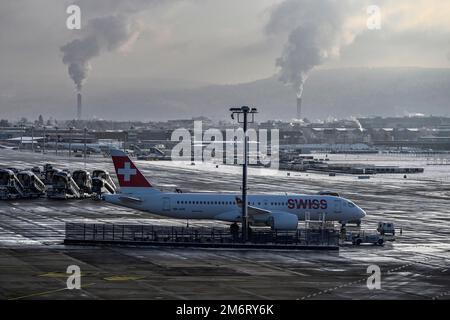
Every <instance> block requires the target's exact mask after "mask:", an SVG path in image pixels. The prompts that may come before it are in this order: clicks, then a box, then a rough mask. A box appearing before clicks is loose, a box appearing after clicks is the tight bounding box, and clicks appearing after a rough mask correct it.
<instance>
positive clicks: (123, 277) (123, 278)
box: [103, 275, 145, 281]
mask: <svg viewBox="0 0 450 320" xmlns="http://www.w3.org/2000/svg"><path fill="white" fill-rule="evenodd" d="M144 278H145V277H144V276H127V275H116V276H111V277H106V278H103V279H104V280H107V281H131V280H141V279H144Z"/></svg>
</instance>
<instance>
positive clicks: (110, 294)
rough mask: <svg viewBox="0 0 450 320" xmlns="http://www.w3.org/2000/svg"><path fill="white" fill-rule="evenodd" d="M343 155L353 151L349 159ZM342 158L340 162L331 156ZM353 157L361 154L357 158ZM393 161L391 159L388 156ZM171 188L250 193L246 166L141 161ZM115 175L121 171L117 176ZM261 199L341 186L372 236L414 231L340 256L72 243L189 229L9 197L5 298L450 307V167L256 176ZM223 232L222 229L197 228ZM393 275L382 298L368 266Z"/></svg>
mask: <svg viewBox="0 0 450 320" xmlns="http://www.w3.org/2000/svg"><path fill="white" fill-rule="evenodd" d="M339 156H340V157H342V155H339ZM329 157H330V158H333V155H329ZM350 157H354V159H353V158H350ZM379 157H380V158H379V159H378V158H377V156H375V155H364V156H363V158H361V157H360V156H356V155H352V156H348V157H346V158H345V161H346V162H349V161H352V159H353V160H354V161H357V162H363V161H366V162H368V163H374V164H376V163H389V164H390V163H399V164H402V163H404V162H406V161H407V164H408V166H411V165H417V166H424V164H425V165H426V162H427V159H426V158H420V157H417V158H408V159H402V158H400V157H398V156H396V157H391V156H388V155H380V156H379ZM381 157H382V158H381ZM47 162H50V163H52V164H54V166H55V167H58V168H70V169H76V168H77V169H78V168H80V169H83V168H85V167H86V168H87V169H88V170H92V169H94V168H102V169H106V170H109V171H110V172H111V173H112V172H113V167H112V162H111V160H110V159H109V158H103V157H92V158H88V159H87V161H86V166H85V164H84V161H83V159H81V158H70V159H69V158H68V157H67V155H59V156H55V155H54V154H50V153H49V154H46V155H42V154H39V153H31V152H19V151H10V150H0V167H18V168H28V167H32V166H36V165H43V164H44V163H47ZM136 164H137V165H138V166H139V167H140V168H141V170H142V171H143V173H144V175H146V176H147V177H148V178H149V179H150V180H151V181H152V182H153V183H154V184H155V185H156V186H158V187H160V188H162V189H164V190H174V188H175V187H176V188H180V189H182V190H183V191H184V192H187V191H198V192H200V191H220V192H239V190H240V179H241V174H240V168H239V167H233V166H222V165H219V168H216V165H215V164H196V165H190V164H186V163H174V162H169V161H158V162H156V161H155V162H150V161H136ZM113 176H114V174H113ZM249 186H250V192H251V193H284V192H287V193H294V192H295V193H315V192H318V191H321V190H333V191H337V192H339V193H340V194H341V195H342V196H344V197H346V198H349V199H351V200H353V201H355V203H357V204H358V205H359V206H361V207H362V208H363V209H364V210H365V211H366V212H367V216H366V218H365V219H364V222H363V225H364V228H368V229H372V230H373V229H375V228H376V224H377V222H378V221H392V222H394V223H395V224H396V227H397V228H401V229H402V235H398V237H397V240H396V241H395V242H393V243H387V244H385V245H384V246H382V247H380V246H372V245H362V246H351V245H348V246H343V247H341V249H340V250H339V252H337V251H326V252H325V251H323V252H322V251H305V252H299V251H295V252H293V251H289V250H232V249H210V248H209V249H204V248H201V249H200V248H166V247H159V248H156V247H155V248H141V247H130V246H111V245H110V246H100V247H99V246H70V245H64V244H63V240H64V226H65V222H90V223H92V222H96V223H117V224H120V223H136V224H141V223H144V224H149V223H152V221H155V220H154V219H158V223H159V224H167V225H179V226H182V225H185V224H186V223H187V221H183V220H170V219H164V218H161V217H158V216H154V215H151V214H148V213H144V212H139V211H134V210H132V209H128V208H122V207H117V206H113V205H111V204H107V203H105V202H99V201H94V200H62V201H57V200H47V199H44V198H43V199H38V200H14V201H0V299H12V300H14V299H64V300H68V299H186V300H190V299H299V300H302V299H449V298H450V277H449V275H450V262H449V261H450V260H449V258H450V252H449V250H450V223H449V220H450V212H449V200H450V166H442V165H440V166H438V165H436V166H432V165H431V166H425V173H423V174H417V175H408V177H407V178H406V179H404V178H403V175H383V176H381V175H377V176H374V177H371V179H368V180H359V179H358V178H357V177H354V176H346V175H337V176H335V177H329V176H328V175H325V174H318V173H291V175H290V176H287V174H286V172H282V171H276V170H270V169H258V168H250V169H249ZM189 224H190V225H195V226H220V225H222V226H223V225H224V223H223V222H220V221H192V220H191V221H189ZM69 265H77V266H79V267H80V269H81V273H82V277H81V289H80V290H76V289H74V290H68V289H67V287H66V280H67V277H68V274H66V270H67V267H68V266H69ZM370 265H377V266H379V267H380V270H381V288H380V289H373V290H370V289H369V288H368V287H367V280H368V277H369V276H370V274H369V273H367V268H368V267H369V266H370Z"/></svg>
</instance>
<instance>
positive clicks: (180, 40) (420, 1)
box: [0, 0, 450, 117]
mask: <svg viewBox="0 0 450 320" xmlns="http://www.w3.org/2000/svg"><path fill="white" fill-rule="evenodd" d="M289 2H290V3H295V2H298V3H300V6H297V10H298V11H295V10H291V11H290V12H289V16H287V17H286V19H285V17H284V16H281V17H277V16H276V15H275V13H279V14H280V15H282V14H283V10H281V9H282V7H281V6H283V3H284V5H286V3H288V4H289ZM334 2H337V3H338V5H337V6H338V7H340V8H342V10H341V9H339V12H336V14H339V15H341V17H340V19H339V20H338V19H336V21H338V22H339V23H341V25H340V26H339V28H340V29H339V35H338V38H339V40H336V39H337V38H336V39H335V41H333V43H332V44H331V45H330V48H328V49H327V50H328V53H330V52H332V54H328V55H327V58H326V59H323V61H321V62H320V63H319V64H318V65H317V66H315V67H314V68H339V67H357V66H368V67H380V66H421V67H436V68H448V67H449V66H450V19H449V17H448V14H449V12H450V1H448V0H415V1H411V0H372V1H366V0H341V1H333V0H323V1H322V0H314V1H313V0H298V1H296V0H286V1H283V0H245V1H242V0H226V1H225V0H180V1H163V0H92V1H91V0H79V1H76V0H74V1H61V0H40V1H35V0H4V1H1V2H0V70H1V73H0V108H2V109H3V110H1V111H3V113H4V114H10V112H7V111H8V110H6V108H11V106H13V105H14V104H13V103H12V102H11V101H13V100H14V97H15V96H17V95H18V94H19V93H20V92H21V89H20V88H21V86H22V85H24V86H25V84H27V85H28V86H29V85H30V83H31V84H32V89H29V90H28V91H27V94H29V95H32V94H33V93H35V92H39V93H40V94H39V96H41V97H42V95H43V92H45V94H48V95H50V94H51V91H49V90H48V89H49V88H48V86H49V85H51V86H52V87H53V89H54V90H56V91H58V92H64V91H67V92H68V94H71V90H74V88H75V85H74V82H73V81H72V80H71V78H70V77H69V74H68V69H67V68H68V65H65V64H64V63H63V62H62V59H63V53H62V51H61V49H60V48H61V47H62V46H64V45H65V44H68V43H70V42H71V41H73V40H74V39H80V38H81V39H82V38H83V37H86V34H88V33H89V32H96V31H95V29H89V28H90V25H89V23H90V21H91V20H92V19H94V20H95V19H98V18H101V17H105V16H117V15H120V16H125V20H124V21H126V24H127V25H126V27H127V32H129V33H128V34H125V35H122V38H121V39H119V41H118V42H117V44H115V45H112V46H110V45H109V44H105V45H104V46H105V48H104V49H103V50H102V49H101V48H100V50H99V52H98V54H95V55H94V56H93V57H92V58H90V59H89V65H90V68H91V69H90V71H89V74H88V75H87V76H86V79H85V80H84V86H89V83H90V82H95V81H99V79H101V81H104V82H105V81H106V82H108V81H111V82H114V80H115V79H117V78H136V79H149V78H164V79H167V78H169V79H170V78H175V79H184V80H188V81H192V82H194V83H195V82H200V83H220V84H233V83H241V82H248V81H253V80H257V79H262V78H267V77H270V76H272V75H274V74H276V73H277V72H279V69H278V67H277V65H276V60H277V58H279V57H280V56H282V54H283V50H284V48H286V43H287V41H288V37H289V34H290V32H292V30H294V29H295V28H296V27H297V26H296V23H297V22H298V23H301V22H299V20H301V19H303V16H304V15H303V13H305V12H306V15H308V14H309V12H312V11H311V10H313V7H317V10H316V11H314V12H315V13H314V14H319V15H320V14H321V12H323V17H322V18H323V19H326V18H325V17H326V16H329V17H331V18H330V19H332V17H333V14H334V12H325V11H326V10H328V9H327V8H331V9H333V10H335V8H336V5H335V4H334V6H330V7H328V5H331V4H333V3H334ZM72 3H78V4H79V5H80V7H81V13H82V29H81V30H79V31H77V30H68V29H67V28H66V18H67V16H68V15H67V14H66V12H65V11H66V8H67V6H68V5H69V4H72ZM340 3H342V7H341V4H340ZM324 4H325V5H324ZM321 5H323V7H321ZM368 5H378V6H379V8H380V9H381V29H380V30H369V29H368V28H367V25H366V20H367V18H368V15H367V12H366V9H367V6H368ZM280 8H281V9H280ZM331 9H330V10H331ZM321 10H322V11H321ZM280 12H281V13H280ZM296 15H298V18H297V16H296ZM276 19H278V22H277V20H276ZM280 21H281V22H280ZM283 21H284V22H283ZM92 30H94V31H92ZM101 30H102V29H101ZM24 94H25V93H24ZM45 94H44V95H45ZM9 111H10V110H9ZM1 116H2V114H0V117H1Z"/></svg>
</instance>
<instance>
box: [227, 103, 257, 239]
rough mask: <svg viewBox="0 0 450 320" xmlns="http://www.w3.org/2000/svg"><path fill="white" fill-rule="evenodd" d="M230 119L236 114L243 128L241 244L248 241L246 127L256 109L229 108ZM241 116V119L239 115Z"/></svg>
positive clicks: (252, 120) (244, 107)
mask: <svg viewBox="0 0 450 320" xmlns="http://www.w3.org/2000/svg"><path fill="white" fill-rule="evenodd" d="M230 111H231V119H233V120H234V115H235V114H237V121H238V123H242V124H243V126H244V164H243V166H242V242H244V243H245V242H247V241H248V201H247V167H248V136H247V125H248V123H249V122H250V123H253V122H254V121H255V118H254V115H255V113H258V110H257V109H256V108H251V109H250V108H249V107H247V106H242V107H240V108H230ZM241 114H242V115H243V119H242V121H241V118H240V117H239V115H241ZM249 114H251V116H252V117H251V120H250V121H249V120H248V115H249Z"/></svg>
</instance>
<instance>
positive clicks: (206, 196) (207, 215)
mask: <svg viewBox="0 0 450 320" xmlns="http://www.w3.org/2000/svg"><path fill="white" fill-rule="evenodd" d="M131 189H134V188H131ZM135 189H137V190H135V191H132V192H123V193H119V194H107V195H104V199H105V200H106V201H108V202H111V203H114V204H118V205H122V206H126V207H130V208H133V209H137V210H143V211H147V212H150V213H154V214H157V215H161V216H166V217H171V218H179V219H215V220H223V221H230V222H238V221H240V220H241V211H242V209H241V206H240V205H238V204H237V202H236V199H237V198H240V197H241V195H238V194H218V193H165V192H159V191H157V190H155V189H153V190H152V189H147V188H145V189H144V190H142V191H139V190H138V189H139V188H135ZM247 200H248V205H249V207H256V208H259V209H263V210H268V211H271V212H283V213H290V214H294V215H296V216H297V217H298V219H299V220H302V219H305V215H308V216H309V218H310V219H311V220H317V219H323V218H324V219H325V220H327V221H340V222H347V221H357V220H360V219H361V218H363V217H364V216H365V212H364V210H362V209H361V208H359V207H358V206H357V205H355V204H354V203H353V202H351V201H349V200H347V199H345V198H341V197H335V196H328V195H303V194H287V195H273V194H271V195H269V194H267V195H264V194H262V195H248V198H247Z"/></svg>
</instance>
